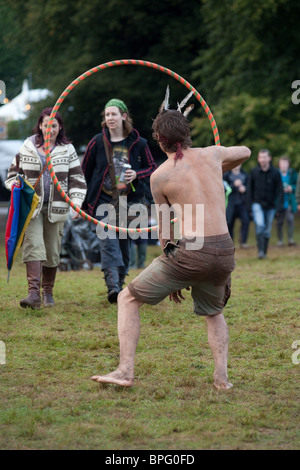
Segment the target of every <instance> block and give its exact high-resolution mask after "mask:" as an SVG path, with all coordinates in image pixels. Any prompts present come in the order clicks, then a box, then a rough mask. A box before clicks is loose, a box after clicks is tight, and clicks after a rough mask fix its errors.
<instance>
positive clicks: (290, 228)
mask: <svg viewBox="0 0 300 470" xmlns="http://www.w3.org/2000/svg"><path fill="white" fill-rule="evenodd" d="M285 219H286V224H287V235H288V241H289V242H292V241H293V235H294V214H293V212H292V211H291V209H290V208H288V209H284V210H283V211H281V212H279V214H278V217H277V221H276V226H277V237H278V240H279V241H283V225H284V220H285Z"/></svg>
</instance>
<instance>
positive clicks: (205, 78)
mask: <svg viewBox="0 0 300 470" xmlns="http://www.w3.org/2000/svg"><path fill="white" fill-rule="evenodd" d="M299 13H300V4H298V3H297V2H294V1H292V0H251V1H250V0H231V1H229V0H224V1H222V2H216V1H213V0H190V1H189V2H186V1H184V0H164V1H161V0H152V1H151V2H149V1H146V0H131V1H130V2H127V1H126V2H125V1H124V0H107V1H105V2H104V1H103V0H93V1H90V2H86V1H83V0H77V1H74V0H72V1H71V0H65V1H64V2H60V1H58V0H45V1H42V0H31V1H30V2H24V1H23V0H0V31H1V32H0V34H1V42H2V48H3V53H2V54H1V55H0V78H1V79H2V80H4V81H5V82H6V87H7V95H8V97H9V98H11V97H13V96H15V94H16V93H17V92H19V91H20V89H21V85H22V81H23V79H24V78H26V77H27V76H28V74H31V76H32V83H31V85H32V87H33V88H48V89H50V90H51V91H52V92H53V98H52V99H50V100H47V102H45V103H40V104H39V105H36V106H35V107H34V109H33V111H32V113H31V115H30V117H29V118H28V123H27V125H25V124H24V125H23V132H24V131H25V130H26V131H27V130H28V129H29V128H30V126H31V124H32V127H33V124H34V122H35V120H36V117H37V116H38V114H39V112H40V110H41V107H44V106H45V105H50V106H52V105H53V104H54V102H55V101H56V99H57V98H58V97H59V95H60V94H61V92H62V91H63V90H64V89H65V88H66V87H67V86H68V85H69V83H71V82H72V81H73V80H74V79H75V78H76V77H78V76H79V75H81V74H82V73H83V72H85V71H87V70H89V69H90V68H92V67H94V66H96V65H99V64H102V63H105V62H108V61H111V60H114V59H126V58H128V59H130V58H132V59H144V60H148V61H151V62H155V63H158V64H160V65H163V66H165V67H167V68H169V69H171V70H173V71H175V72H177V73H178V74H179V75H181V76H182V77H184V78H185V79H186V80H188V81H189V82H190V83H192V85H193V86H194V87H195V88H196V89H197V91H199V93H200V94H201V95H202V96H203V98H204V99H205V101H206V102H207V104H208V105H209V107H210V109H211V111H212V113H213V115H214V117H215V119H216V122H217V126H218V129H219V133H220V139H221V144H222V145H235V144H245V145H248V146H249V147H250V148H251V149H252V151H253V155H254V158H251V159H250V161H249V163H248V165H249V167H251V166H254V165H255V163H256V159H255V156H256V153H257V151H258V150H259V148H269V149H270V150H271V152H272V154H273V156H274V157H279V156H281V155H288V156H289V157H290V158H291V160H292V165H293V166H294V167H296V168H297V169H300V143H299V139H298V135H299V130H300V120H299V113H300V105H299V106H297V105H295V104H293V102H292V93H293V91H294V90H293V89H292V83H293V82H294V81H295V80H297V79H299V80H300V62H299V60H297V59H298V57H297V56H298V51H299V46H300V44H299V43H300V37H299V34H298V18H299ZM168 84H169V85H170V89H171V97H170V104H171V107H173V108H175V107H176V105H177V102H178V101H180V100H181V99H182V98H183V96H184V95H185V94H186V93H187V92H188V90H187V89H186V88H185V87H183V86H182V85H181V84H180V83H179V82H177V81H176V80H174V79H173V78H172V77H170V76H168V75H165V74H162V73H161V72H158V71H155V70H153V69H148V68H146V67H137V66H122V67H115V68H108V69H106V70H104V71H100V72H99V73H96V74H94V75H92V76H91V77H89V78H88V79H86V80H84V81H83V82H82V83H80V84H79V85H78V86H77V87H76V88H75V89H74V90H73V91H72V92H71V93H70V94H69V96H68V97H67V98H66V100H65V102H64V103H63V104H62V106H61V112H62V115H63V117H64V121H65V123H66V128H67V133H68V135H69V136H70V138H71V139H72V140H73V142H74V144H75V145H76V146H84V145H86V144H87V143H88V141H89V140H90V139H91V137H92V136H93V135H94V134H95V133H96V132H98V131H99V129H100V123H101V120H102V117H101V111H102V109H103V107H104V104H105V103H106V102H107V100H108V99H110V98H111V97H119V98H121V99H123V100H124V101H125V102H126V104H127V105H128V107H129V109H130V112H131V114H132V117H133V121H134V125H135V126H136V127H137V129H138V130H139V131H140V133H141V134H142V135H144V136H145V137H147V139H148V140H149V144H150V146H151V149H152V151H153V154H154V156H155V157H157V158H158V159H159V158H162V156H161V153H160V151H159V149H158V147H157V145H156V144H155V143H154V142H153V139H152V136H151V123H152V119H154V118H155V116H156V114H157V111H158V108H159V105H160V104H161V102H162V100H163V97H164V93H165V89H166V86H167V85H168ZM191 102H194V104H195V108H194V110H193V112H192V113H191V114H190V115H189V120H190V122H191V129H192V136H193V142H194V145H199V146H204V145H213V144H214V139H213V133H212V130H211V126H210V123H209V120H208V119H207V117H206V114H205V112H204V110H203V109H202V107H201V105H200V103H199V102H198V101H197V100H196V99H195V98H193V99H192V100H191ZM18 132H20V127H19V126H14V124H13V123H12V125H11V134H14V135H13V137H15V136H16V134H17V133H18ZM21 137H24V136H21Z"/></svg>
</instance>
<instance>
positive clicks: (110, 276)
mask: <svg viewBox="0 0 300 470" xmlns="http://www.w3.org/2000/svg"><path fill="white" fill-rule="evenodd" d="M103 273H104V279H105V283H106V286H107V290H108V294H107V299H108V301H109V302H110V303H111V304H114V303H116V302H117V298H118V294H119V292H120V291H121V289H120V285H119V269H118V268H117V267H113V268H105V269H103Z"/></svg>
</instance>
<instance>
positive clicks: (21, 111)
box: [0, 80, 52, 123]
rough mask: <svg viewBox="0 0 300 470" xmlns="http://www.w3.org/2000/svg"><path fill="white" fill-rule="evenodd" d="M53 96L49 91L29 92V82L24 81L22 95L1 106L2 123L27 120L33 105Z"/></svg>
mask: <svg viewBox="0 0 300 470" xmlns="http://www.w3.org/2000/svg"><path fill="white" fill-rule="evenodd" d="M51 95H52V93H51V92H50V91H49V90H47V89H40V88H37V89H35V90H29V86H28V80H24V82H23V86H22V91H21V93H20V94H19V95H17V96H16V97H15V98H13V99H12V100H11V101H9V102H8V103H6V104H3V105H1V106H0V121H2V122H5V123H8V122H10V121H19V120H22V119H26V118H27V117H28V111H29V110H30V104H31V103H37V102H39V101H41V100H44V99H45V98H47V97H48V96H51Z"/></svg>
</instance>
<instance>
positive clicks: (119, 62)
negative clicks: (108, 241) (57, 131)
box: [45, 59, 220, 233]
mask: <svg viewBox="0 0 300 470" xmlns="http://www.w3.org/2000/svg"><path fill="white" fill-rule="evenodd" d="M119 65H141V66H143V67H149V68H153V69H155V70H159V71H160V72H163V73H166V74H168V75H170V76H171V77H173V78H175V80H177V81H179V82H180V83H181V84H182V85H184V86H185V87H186V88H187V89H188V90H190V91H194V96H195V97H196V98H197V100H198V101H199V103H200V104H201V106H202V107H203V109H204V111H205V113H206V115H207V117H208V119H209V122H210V125H211V128H212V131H213V134H214V140H215V145H220V137H219V131H218V128H217V124H216V121H215V119H214V117H213V114H212V112H211V110H210V109H209V106H208V105H207V104H206V102H205V100H204V99H203V97H202V96H201V95H200V93H199V92H198V91H197V90H196V89H195V88H194V87H193V86H192V85H191V84H190V83H189V82H188V81H187V80H185V79H184V78H183V77H181V76H180V75H178V74H177V73H176V72H173V71H172V70H170V69H168V68H166V67H163V66H161V65H158V64H155V63H153V62H148V61H145V60H137V59H121V60H114V61H112V62H105V63H104V64H100V65H97V66H96V67H93V68H91V69H90V70H88V71H87V72H85V73H83V74H82V75H80V76H79V77H77V78H76V79H75V80H73V82H72V83H70V85H69V86H68V87H67V88H66V89H65V90H64V91H63V92H62V94H61V95H60V97H59V98H58V100H57V101H56V103H55V105H54V107H53V109H52V113H51V115H50V119H49V122H48V126H47V129H46V135H45V154H46V161H47V165H48V169H49V172H50V176H51V178H52V181H53V183H54V184H55V186H56V189H57V191H58V192H59V193H60V195H61V197H62V198H63V199H64V200H65V201H66V202H67V203H68V204H69V205H70V206H71V207H72V209H74V210H75V211H76V212H77V213H78V214H80V215H81V217H82V218H84V219H85V220H88V221H89V222H92V223H94V224H95V225H98V224H99V225H101V226H102V227H104V228H106V229H108V230H115V231H116V232H128V233H134V232H150V231H157V229H158V225H153V226H151V227H144V228H135V229H132V228H128V227H116V226H114V225H109V224H105V223H104V222H101V221H99V220H96V219H94V218H93V217H91V216H90V215H88V214H86V213H85V212H84V211H83V210H81V209H80V208H79V207H78V206H76V204H74V202H72V201H71V200H70V198H69V196H68V195H67V194H66V193H65V191H64V190H63V189H62V187H61V185H60V183H59V182H58V179H57V176H56V174H55V172H54V169H53V166H52V163H51V155H50V131H51V127H52V123H53V120H54V118H55V115H56V113H57V111H58V110H59V108H60V106H61V104H62V103H63V101H64V99H65V98H66V97H67V96H68V94H69V93H70V91H72V90H73V89H74V88H75V87H76V86H77V85H78V84H79V83H80V82H82V81H83V80H85V79H86V78H88V77H90V76H91V75H93V74H94V73H97V72H99V71H100V70H104V69H107V68H109V67H116V66H119ZM175 220H176V219H174V220H173V221H172V222H174V221H175Z"/></svg>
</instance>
